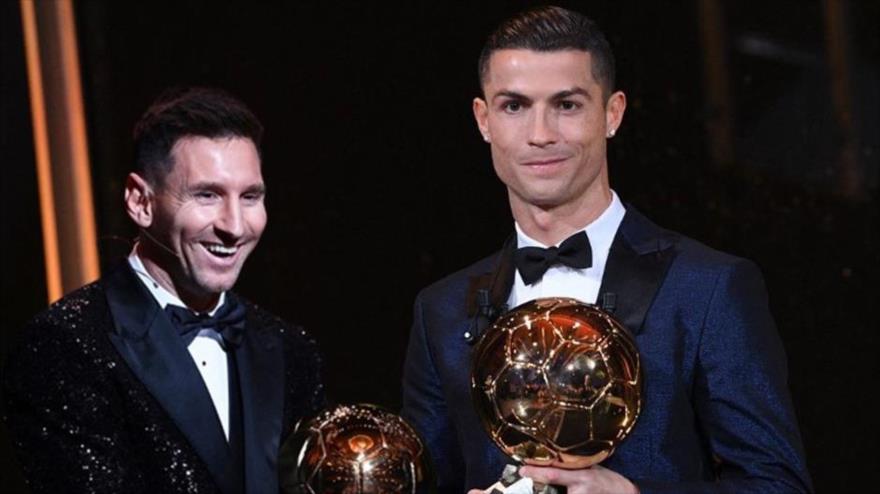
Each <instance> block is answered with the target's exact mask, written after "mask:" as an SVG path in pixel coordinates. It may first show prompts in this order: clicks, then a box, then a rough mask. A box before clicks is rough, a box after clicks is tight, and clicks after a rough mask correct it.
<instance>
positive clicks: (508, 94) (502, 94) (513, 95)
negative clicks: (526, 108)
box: [492, 89, 531, 101]
mask: <svg viewBox="0 0 880 494" xmlns="http://www.w3.org/2000/svg"><path fill="white" fill-rule="evenodd" d="M498 98H510V99H515V100H519V101H531V98H529V97H528V96H526V95H524V94H521V93H518V92H516V91H509V90H506V89H502V90H501V91H498V92H497V93H495V95H494V96H492V101H495V100H496V99H498Z"/></svg>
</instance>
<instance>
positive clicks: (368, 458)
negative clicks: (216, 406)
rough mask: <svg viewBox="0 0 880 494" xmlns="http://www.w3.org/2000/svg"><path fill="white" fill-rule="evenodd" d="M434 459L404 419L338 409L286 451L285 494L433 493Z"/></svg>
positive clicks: (371, 410)
mask: <svg viewBox="0 0 880 494" xmlns="http://www.w3.org/2000/svg"><path fill="white" fill-rule="evenodd" d="M428 465H429V463H428V454H427V452H426V451H425V448H424V445H423V444H422V441H421V439H419V436H418V435H417V434H416V433H415V431H413V429H412V427H410V426H409V424H407V423H406V422H405V421H404V420H403V419H402V418H400V417H399V416H397V415H395V414H393V413H390V412H387V411H385V410H383V409H381V408H378V407H376V406H373V405H363V404H358V405H338V406H336V407H334V408H331V409H329V410H325V411H323V412H321V413H320V414H319V415H318V416H317V417H315V418H312V419H307V420H302V421H300V422H299V423H298V424H297V426H296V429H295V430H294V432H293V434H292V436H291V437H290V438H289V439H288V440H287V441H286V442H285V443H284V446H283V447H282V448H281V455H280V458H279V471H280V472H281V473H280V483H281V491H282V492H283V493H284V494H417V493H418V494H421V493H423V492H432V490H433V479H432V478H431V475H430V473H429V469H428Z"/></svg>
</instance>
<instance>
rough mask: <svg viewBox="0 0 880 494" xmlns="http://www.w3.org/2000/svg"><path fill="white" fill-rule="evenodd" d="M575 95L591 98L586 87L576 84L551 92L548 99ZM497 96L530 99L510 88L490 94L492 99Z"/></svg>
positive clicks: (527, 100) (520, 99) (519, 99)
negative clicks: (569, 87) (551, 94)
mask: <svg viewBox="0 0 880 494" xmlns="http://www.w3.org/2000/svg"><path fill="white" fill-rule="evenodd" d="M577 95H580V96H583V97H584V98H587V99H588V100H592V99H593V95H592V94H590V92H589V91H587V90H586V89H584V88H582V87H578V86H575V87H573V88H571V89H564V90H562V91H559V92H558V93H555V94H553V96H551V97H550V99H551V100H553V101H556V100H561V99H565V98H570V97H572V96H577ZM498 98H510V99H515V100H518V101H525V102H529V101H532V99H531V98H529V97H528V96H526V95H524V94H522V93H518V92H516V91H510V90H506V89H505V90H501V91H498V92H497V93H495V95H493V96H492V100H493V101H494V100H496V99H498Z"/></svg>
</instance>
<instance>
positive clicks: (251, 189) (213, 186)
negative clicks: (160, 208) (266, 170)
mask: <svg viewBox="0 0 880 494" xmlns="http://www.w3.org/2000/svg"><path fill="white" fill-rule="evenodd" d="M187 189H189V190H191V191H196V190H215V191H222V190H223V189H224V186H223V184H221V183H219V182H212V181H209V180H205V181H202V182H195V183H193V184H190V185H189V187H187ZM245 192H247V193H251V194H253V193H255V192H257V193H260V194H265V193H266V184H264V183H257V184H253V185H250V186H248V187H247V188H246V189H245Z"/></svg>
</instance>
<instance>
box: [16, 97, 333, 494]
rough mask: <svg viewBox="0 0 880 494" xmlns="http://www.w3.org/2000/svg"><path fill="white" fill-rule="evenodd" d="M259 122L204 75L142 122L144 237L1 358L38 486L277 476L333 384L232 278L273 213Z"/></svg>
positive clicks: (125, 488) (132, 487)
mask: <svg viewBox="0 0 880 494" xmlns="http://www.w3.org/2000/svg"><path fill="white" fill-rule="evenodd" d="M262 131H263V129H262V126H261V125H260V123H259V121H258V120H257V119H256V117H255V116H254V115H253V114H252V113H251V112H250V110H248V109H247V108H246V107H245V106H244V105H243V104H242V103H241V102H239V101H238V100H236V99H234V98H233V97H231V96H229V95H228V94H226V93H224V92H222V91H218V90H212V89H203V88H193V89H185V90H173V91H169V92H167V93H165V94H164V95H163V96H161V97H160V98H159V99H158V100H157V101H156V102H155V103H154V104H153V105H152V106H151V107H150V108H149V109H148V110H147V111H146V113H145V114H144V116H143V117H142V118H141V120H140V122H139V123H138V124H137V126H136V127H135V149H136V163H135V169H134V171H133V172H131V173H130V174H129V175H128V178H127V181H126V185H125V200H124V204H125V210H126V213H127V214H128V216H129V217H130V218H131V219H132V221H134V223H135V224H136V225H137V227H138V228H139V230H140V235H139V239H138V242H137V243H136V244H135V246H134V248H133V250H132V252H131V254H130V256H129V257H128V259H127V260H126V261H125V262H124V263H122V264H121V265H119V266H117V267H116V268H115V269H113V270H112V271H110V272H109V273H107V274H106V275H105V276H104V277H102V278H101V279H100V280H99V281H97V282H95V283H92V284H90V285H87V286H85V287H83V288H80V289H78V290H76V291H74V292H72V293H71V294H69V295H67V296H66V297H64V298H63V299H62V300H60V301H59V302H57V303H55V304H53V305H52V306H51V307H50V308H49V309H48V310H47V311H46V312H44V313H42V314H40V315H38V316H37V317H36V318H35V319H34V320H33V321H32V322H31V323H30V325H29V327H28V328H27V329H26V331H25V332H24V334H23V341H22V342H21V346H20V349H19V351H17V352H15V353H13V354H12V357H11V358H10V360H9V362H8V364H7V367H6V372H5V376H4V379H3V386H4V396H5V410H4V418H5V419H6V421H7V423H8V425H9V429H10V431H11V433H12V436H13V440H14V443H15V447H16V450H17V453H18V455H19V459H20V460H21V463H22V466H23V469H24V473H25V477H26V479H27V481H28V484H29V485H30V487H31V488H32V489H33V491H34V492H108V493H110V492H113V493H116V492H125V493H141V492H143V493H146V492H169V493H170V492H188V493H201V492H206V493H207V492H221V493H224V494H232V493H245V492H247V493H269V492H278V482H277V478H278V473H277V464H276V463H277V454H278V449H279V445H280V444H281V443H282V440H283V438H284V437H285V436H287V435H288V434H289V433H290V432H291V428H292V427H293V425H294V424H295V423H296V422H297V420H298V419H299V418H301V417H303V416H305V415H311V414H313V413H314V412H316V411H317V410H318V409H319V408H320V407H321V406H322V405H323V391H322V386H321V383H320V377H319V359H318V354H317V349H316V347H315V343H314V341H313V340H311V339H310V338H309V337H308V335H307V334H306V333H305V332H304V331H303V330H302V329H301V328H298V327H296V326H292V325H289V324H287V323H285V322H283V321H282V320H280V319H279V318H277V317H275V316H273V315H272V314H270V313H268V312H266V311H265V310H263V309H260V308H259V307H257V306H255V305H253V304H251V303H250V302H248V301H246V300H243V299H241V298H239V297H238V296H236V295H235V294H234V293H233V292H231V291H230V290H231V289H232V287H233V285H234V284H235V282H236V280H237V279H238V276H239V273H240V272H241V269H242V267H243V265H244V262H245V260H246V259H247V257H248V256H249V255H250V253H251V252H252V251H253V249H254V248H255V247H256V245H257V242H258V241H259V239H260V236H261V235H262V233H263V229H264V228H265V226H266V209H265V205H264V197H265V193H266V187H265V184H264V182H263V177H262V173H261V166H262V165H261V160H260V153H259V145H260V139H261V136H262Z"/></svg>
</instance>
